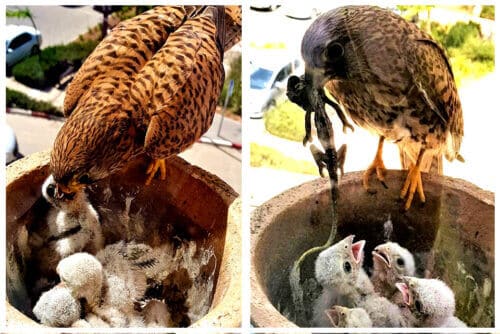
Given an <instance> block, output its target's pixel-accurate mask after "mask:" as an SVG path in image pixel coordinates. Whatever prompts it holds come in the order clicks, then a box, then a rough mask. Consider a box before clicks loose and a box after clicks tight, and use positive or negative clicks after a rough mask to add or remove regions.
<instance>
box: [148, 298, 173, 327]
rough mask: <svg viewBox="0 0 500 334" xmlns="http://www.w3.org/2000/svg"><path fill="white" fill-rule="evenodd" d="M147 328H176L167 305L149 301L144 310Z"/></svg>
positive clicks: (157, 301)
mask: <svg viewBox="0 0 500 334" xmlns="http://www.w3.org/2000/svg"><path fill="white" fill-rule="evenodd" d="M142 316H143V318H144V323H145V324H146V327H174V323H173V322H172V317H171V316H170V312H169V311H168V308H167V305H166V304H165V303H164V302H162V301H159V300H156V299H153V300H150V301H148V303H147V304H146V306H144V308H143V309H142Z"/></svg>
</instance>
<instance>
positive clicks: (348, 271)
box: [344, 261, 352, 273]
mask: <svg viewBox="0 0 500 334" xmlns="http://www.w3.org/2000/svg"><path fill="white" fill-rule="evenodd" d="M351 270H352V267H351V264H350V263H349V262H347V261H346V262H344V271H345V272H346V273H350V272H351Z"/></svg>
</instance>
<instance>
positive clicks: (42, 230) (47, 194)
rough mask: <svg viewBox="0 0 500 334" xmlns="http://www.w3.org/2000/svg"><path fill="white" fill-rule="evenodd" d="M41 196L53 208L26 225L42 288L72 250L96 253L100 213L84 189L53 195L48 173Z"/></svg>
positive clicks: (100, 239) (100, 236) (99, 245)
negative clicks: (68, 193) (59, 195)
mask: <svg viewBox="0 0 500 334" xmlns="http://www.w3.org/2000/svg"><path fill="white" fill-rule="evenodd" d="M42 195H43V197H44V198H45V199H46V200H47V202H49V203H50V204H51V205H52V207H51V208H50V209H49V211H48V212H47V214H46V215H45V216H44V218H43V219H40V220H36V222H35V223H34V224H31V225H30V227H29V228H28V230H29V234H28V245H29V247H30V251H29V257H31V259H32V262H33V263H34V264H36V267H37V270H39V273H40V275H41V279H39V280H38V281H37V284H36V285H37V286H38V285H40V284H41V285H43V286H44V287H47V286H50V285H51V284H48V285H47V284H45V283H43V282H44V281H45V280H48V281H49V282H50V281H51V280H52V279H55V278H56V271H55V270H56V266H57V264H58V263H59V261H60V260H61V259H63V258H65V257H67V256H69V255H71V254H73V253H77V252H89V253H92V254H96V253H97V251H99V250H100V249H101V248H102V247H103V245H104V237H103V234H102V229H101V224H100V222H99V216H98V214H97V212H96V211H95V209H94V208H93V206H92V204H91V203H90V202H89V200H88V198H87V195H86V194H85V192H84V191H83V190H81V191H78V192H76V193H74V194H73V196H71V197H58V196H55V182H54V179H53V177H52V175H51V176H49V177H48V178H47V179H46V180H45V182H44V183H43V185H42ZM35 290H36V289H35Z"/></svg>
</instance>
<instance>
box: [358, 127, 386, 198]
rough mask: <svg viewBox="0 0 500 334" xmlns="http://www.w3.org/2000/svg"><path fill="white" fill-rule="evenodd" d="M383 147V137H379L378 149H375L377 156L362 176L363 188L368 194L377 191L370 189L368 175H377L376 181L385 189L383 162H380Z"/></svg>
mask: <svg viewBox="0 0 500 334" xmlns="http://www.w3.org/2000/svg"><path fill="white" fill-rule="evenodd" d="M383 146H384V137H383V136H380V139H379V142H378V148H377V154H376V155H375V159H373V162H372V163H371V165H370V167H368V169H367V170H366V171H365V173H364V174H363V187H364V188H365V189H366V191H368V192H369V193H372V194H374V193H376V192H377V191H376V190H374V189H370V185H369V184H368V183H369V179H370V175H372V174H373V173H375V174H376V175H377V179H378V180H379V181H380V182H381V183H382V184H383V185H384V187H387V186H386V185H385V179H384V174H385V171H386V169H385V165H384V161H383V160H382V148H383Z"/></svg>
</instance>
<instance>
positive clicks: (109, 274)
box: [94, 241, 147, 327]
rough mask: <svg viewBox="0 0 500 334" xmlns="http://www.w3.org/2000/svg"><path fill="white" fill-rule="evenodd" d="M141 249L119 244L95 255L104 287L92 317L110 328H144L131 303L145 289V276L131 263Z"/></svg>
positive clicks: (139, 268) (141, 294) (136, 299)
mask: <svg viewBox="0 0 500 334" xmlns="http://www.w3.org/2000/svg"><path fill="white" fill-rule="evenodd" d="M134 245H135V246H137V247H134ZM142 246H143V245H142V244H134V243H130V244H125V243H124V242H123V241H120V242H118V243H115V244H112V245H108V246H106V248H104V249H103V250H101V251H99V252H98V253H97V255H96V257H97V259H99V261H100V262H101V263H102V265H103V267H104V275H105V284H104V295H103V300H102V305H101V306H100V308H99V309H97V310H94V313H95V314H97V315H98V316H99V317H101V318H102V319H103V320H105V321H106V322H108V323H109V324H110V326H111V327H143V326H144V322H143V319H142V316H141V314H140V313H139V312H138V311H137V310H136V309H135V303H136V302H138V301H139V300H140V299H142V298H143V296H144V294H145V292H146V289H147V279H146V275H145V273H144V271H143V270H141V269H142V268H141V267H140V266H137V265H136V264H135V263H134V261H135V259H136V258H135V255H134V252H136V251H139V250H142V249H143V248H144V247H142Z"/></svg>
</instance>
